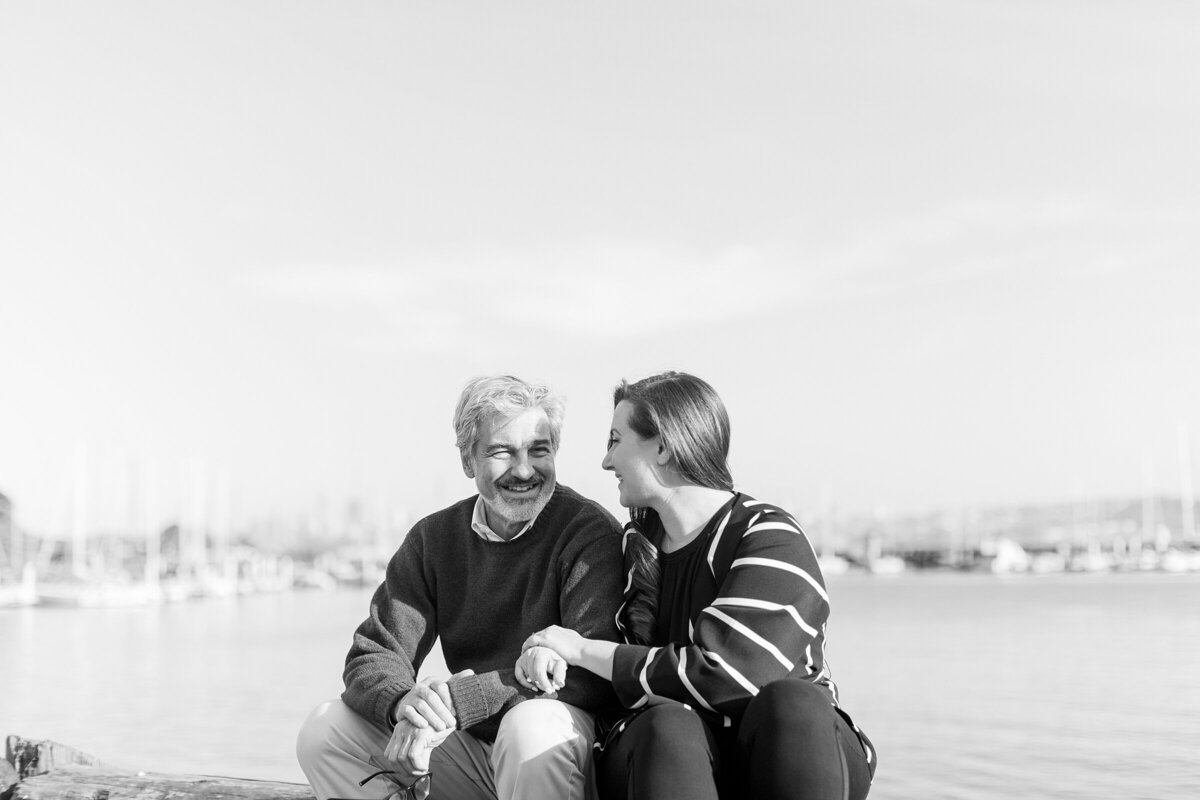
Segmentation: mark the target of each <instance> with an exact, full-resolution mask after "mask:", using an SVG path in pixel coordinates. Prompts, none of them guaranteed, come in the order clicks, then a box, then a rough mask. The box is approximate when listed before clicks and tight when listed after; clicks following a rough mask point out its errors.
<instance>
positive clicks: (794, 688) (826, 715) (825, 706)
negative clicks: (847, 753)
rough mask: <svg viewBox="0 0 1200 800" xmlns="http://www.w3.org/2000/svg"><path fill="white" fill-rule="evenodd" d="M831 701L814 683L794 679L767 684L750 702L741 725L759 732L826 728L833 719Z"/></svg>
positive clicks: (773, 732)
mask: <svg viewBox="0 0 1200 800" xmlns="http://www.w3.org/2000/svg"><path fill="white" fill-rule="evenodd" d="M835 713H836V712H835V711H834V710H833V704H832V703H831V702H830V700H829V696H828V695H827V694H825V692H824V691H823V690H821V689H820V688H818V687H817V686H816V685H815V684H813V683H810V682H809V681H804V680H798V679H796V678H783V679H782V680H778V681H774V682H773V683H768V684H767V685H766V686H764V687H763V688H762V689H761V690H759V692H758V694H757V695H756V696H755V697H754V699H752V700H751V701H750V704H749V705H748V706H747V707H746V712H745V714H744V715H743V717H742V726H743V727H746V726H749V727H750V728H751V729H753V730H756V731H757V732H759V733H767V734H771V735H773V734H775V733H777V732H779V731H781V730H794V729H797V728H806V727H818V726H819V727H822V728H825V727H828V726H829V725H830V724H832V722H833V716H834V714H835Z"/></svg>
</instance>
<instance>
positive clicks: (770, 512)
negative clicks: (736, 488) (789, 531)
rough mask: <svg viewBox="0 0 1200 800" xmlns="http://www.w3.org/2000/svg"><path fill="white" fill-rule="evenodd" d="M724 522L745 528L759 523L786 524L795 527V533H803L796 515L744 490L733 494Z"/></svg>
mask: <svg viewBox="0 0 1200 800" xmlns="http://www.w3.org/2000/svg"><path fill="white" fill-rule="evenodd" d="M726 524H727V525H734V526H738V527H743V526H744V527H747V528H748V527H750V526H752V525H759V524H775V525H786V526H788V527H792V528H795V529H796V532H797V533H803V530H802V529H801V528H800V523H799V522H798V521H797V520H796V517H795V516H794V515H793V514H792V513H791V512H790V511H788V510H787V509H785V508H784V507H783V506H778V505H775V504H774V503H770V502H767V501H765V500H759V499H757V498H755V497H754V496H753V495H749V494H746V493H745V492H737V493H736V494H735V495H734V499H733V504H732V506H731V507H730V510H729V516H728V520H727V523H726Z"/></svg>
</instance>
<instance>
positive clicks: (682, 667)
mask: <svg viewBox="0 0 1200 800" xmlns="http://www.w3.org/2000/svg"><path fill="white" fill-rule="evenodd" d="M678 672H679V680H680V681H681V682H682V683H683V685H684V686H685V687H687V690H688V691H689V692H691V693H692V697H694V698H696V702H697V703H699V704H700V705H702V706H704V707H705V708H707V709H708V710H709V711H713V712H715V711H716V709H715V708H713V707H712V706H710V705H709V704H708V701H707V700H705V699H704V698H703V697H701V696H700V693H699V692H697V691H696V687H695V686H693V685H692V682H691V681H690V680H688V676H687V650H686V649H684V648H680V649H679V670H678Z"/></svg>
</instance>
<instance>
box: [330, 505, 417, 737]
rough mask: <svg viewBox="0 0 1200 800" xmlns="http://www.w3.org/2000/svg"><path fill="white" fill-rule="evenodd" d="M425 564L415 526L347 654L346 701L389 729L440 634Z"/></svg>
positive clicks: (344, 677) (343, 676) (355, 634)
mask: <svg viewBox="0 0 1200 800" xmlns="http://www.w3.org/2000/svg"><path fill="white" fill-rule="evenodd" d="M423 566H424V559H423V557H422V550H421V537H420V536H419V535H418V530H417V528H414V529H413V530H412V531H411V532H410V533H409V535H408V536H406V537H405V539H404V543H403V544H402V545H401V546H400V549H399V550H398V551H397V552H396V554H395V555H394V556H392V559H391V561H390V562H389V563H388V567H387V574H386V575H385V577H384V581H383V583H381V584H380V585H379V588H378V589H376V590H375V594H374V596H372V598H371V605H370V611H369V613H368V615H367V618H366V619H365V620H363V622H362V623H361V624H360V625H359V626H358V629H357V630H356V631H355V632H354V642H353V644H352V645H351V646H350V652H349V653H347V654H346V667H345V670H344V671H343V673H342V679H343V681H344V682H345V685H346V688H345V691H344V692H342V700H343V701H344V702H345V703H346V705H348V706H349V707H350V708H352V709H354V710H355V711H356V712H358V714H359V715H360V716H362V717H365V718H366V719H369V720H371V721H373V722H375V723H376V724H377V725H379V726H381V727H383V728H385V729H388V730H390V729H391V728H392V726H393V724H394V722H395V716H394V714H393V710H394V708H395V706H396V703H397V702H398V701H399V700H400V699H401V698H402V697H403V696H404V695H405V694H406V693H407V692H409V691H410V690H411V689H412V688H413V686H414V685H415V684H416V674H417V669H418V668H419V667H420V664H421V662H422V661H423V660H424V659H425V656H426V655H427V654H428V653H429V650H430V648H432V647H433V643H434V640H435V639H436V638H437V631H436V629H435V627H434V625H435V617H434V613H433V593H432V591H431V589H430V587H429V585H428V581H427V580H426V575H425V572H424V569H423Z"/></svg>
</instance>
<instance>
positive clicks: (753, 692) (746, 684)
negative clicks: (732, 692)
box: [703, 650, 758, 697]
mask: <svg viewBox="0 0 1200 800" xmlns="http://www.w3.org/2000/svg"><path fill="white" fill-rule="evenodd" d="M703 652H704V655H705V656H706V657H708V658H710V659H712V660H713V661H715V662H716V663H717V664H719V665H720V667H721V669H723V670H725V673H726V674H727V675H729V677H731V678H733V679H734V680H735V681H737V682H738V683H739V684H741V687H742V688H743V689H745V690H746V691H747V692H748V693H749V694H750V696H751V697H757V696H758V687H757V686H755V685H754V684H753V683H751V682H750V681H748V680H746V676H745V675H743V674H742V673H740V672H738V671H737V670H736V669H734V668H733V667H731V666H730V665H729V662H727V661H726V660H725V659H723V658H721V657H720V656H719V655H717V654H716V653H714V652H712V651H711V650H704V651H703Z"/></svg>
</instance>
